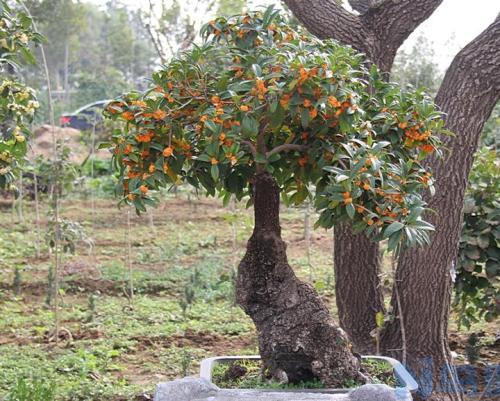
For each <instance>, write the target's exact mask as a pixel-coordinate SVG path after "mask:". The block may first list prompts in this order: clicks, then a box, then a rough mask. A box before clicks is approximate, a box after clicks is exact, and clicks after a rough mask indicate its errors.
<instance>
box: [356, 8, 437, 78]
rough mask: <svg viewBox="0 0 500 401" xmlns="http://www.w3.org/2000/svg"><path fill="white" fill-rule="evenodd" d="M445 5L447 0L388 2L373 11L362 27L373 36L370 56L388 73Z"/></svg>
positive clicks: (368, 12)
mask: <svg viewBox="0 0 500 401" xmlns="http://www.w3.org/2000/svg"><path fill="white" fill-rule="evenodd" d="M442 2H443V0H386V1H384V2H383V3H381V4H380V5H377V6H376V7H373V8H370V9H369V10H368V11H367V13H366V14H363V15H361V16H360V17H359V18H360V21H361V24H362V25H364V26H366V28H367V29H368V30H369V32H370V33H371V35H372V36H373V43H372V46H373V50H372V51H370V52H369V51H366V53H367V54H370V55H372V56H373V57H374V58H373V59H372V60H373V61H374V62H375V63H376V64H377V65H379V67H380V68H381V69H382V70H383V71H384V72H389V70H390V68H391V66H392V63H393V61H394V57H395V56H396V52H397V51H398V49H399V48H400V47H401V45H402V44H403V42H404V41H405V40H406V39H407V38H408V37H409V36H410V35H411V33H412V32H413V31H414V30H415V29H416V28H417V27H418V26H419V25H420V24H421V23H422V22H423V21H425V20H426V19H427V18H429V17H430V16H431V14H432V13H433V12H434V11H435V10H436V8H438V7H439V5H440V4H441V3H442ZM384 55H386V57H384ZM389 55H390V56H391V57H389Z"/></svg>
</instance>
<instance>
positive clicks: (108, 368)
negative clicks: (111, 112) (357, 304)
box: [0, 193, 498, 401]
mask: <svg viewBox="0 0 500 401" xmlns="http://www.w3.org/2000/svg"><path fill="white" fill-rule="evenodd" d="M191 198H192V196H191ZM2 205H3V207H0V241H1V242H0V243H1V246H0V316H1V318H0V398H1V397H2V395H5V394H6V393H7V392H8V391H9V389H12V388H13V386H15V383H16V381H17V380H18V379H19V378H21V377H28V378H30V380H34V379H37V378H40V379H43V380H45V381H46V382H49V383H50V382H53V383H56V385H57V395H58V399H60V400H72V401H76V400H114V401H117V400H148V399H150V397H151V393H152V390H153V388H154V386H155V384H156V383H157V382H159V381H162V380H167V379H172V378H175V377H181V376H185V375H187V374H196V373H197V368H198V364H199V361H200V360H201V359H203V358H205V357H208V356H214V355H228V354H229V355H231V354H233V355H234V354H255V353H257V342H256V336H255V331H254V328H253V325H252V323H251V321H250V320H249V319H248V318H247V317H246V316H245V315H244V313H243V312H242V311H241V310H240V309H239V308H238V307H237V306H235V304H234V293H233V279H234V268H235V267H236V266H237V263H238V261H239V259H240V258H241V257H242V256H243V253H244V250H245V242H246V239H247V238H248V237H249V235H250V233H251V230H252V216H251V213H250V212H249V211H247V210H245V209H244V208H243V207H242V206H238V207H236V208H223V207H222V205H221V202H219V201H217V200H206V199H203V200H196V201H188V199H187V195H186V194H185V193H181V194H180V195H179V196H178V197H174V196H173V195H169V196H168V197H166V198H165V199H164V200H163V201H162V203H161V205H160V207H159V208H158V209H155V210H153V211H151V213H150V214H149V215H144V216H141V217H138V216H135V214H133V215H132V220H131V235H130V239H131V241H130V245H131V248H132V260H131V265H132V279H133V286H134V297H133V299H132V300H131V299H130V294H129V291H128V290H127V289H128V286H129V279H130V272H129V265H128V260H127V240H126V238H127V218H126V210H124V209H122V210H118V209H117V208H116V202H115V200H112V199H99V200H97V201H96V202H95V205H94V206H95V207H94V209H93V208H92V203H91V202H90V200H82V199H71V200H64V201H63V205H62V215H63V216H64V217H65V218H68V219H71V220H74V221H79V222H81V223H82V225H83V226H84V228H85V231H86V232H87V233H88V235H89V236H90V237H91V238H92V240H93V243H94V245H93V247H92V248H89V247H88V245H85V244H80V245H79V246H78V247H77V252H76V254H75V255H72V256H71V255H68V256H65V257H64V261H63V268H62V277H63V279H62V280H63V281H62V289H63V290H62V305H61V306H62V319H61V320H62V324H61V325H62V326H63V327H64V329H65V330H62V338H61V341H60V342H59V344H57V345H56V344H55V343H54V342H53V341H49V338H50V332H51V330H52V327H53V314H52V310H51V309H50V308H49V307H48V306H47V304H46V297H47V275H48V270H49V266H50V265H51V263H52V259H51V257H50V255H49V252H48V249H47V247H46V245H45V242H44V235H45V233H46V231H47V221H46V220H47V217H46V216H47V210H46V208H45V207H44V208H43V210H42V212H41V216H42V220H43V221H42V223H41V227H40V235H39V236H40V243H41V254H40V257H38V258H37V257H36V246H35V244H36V238H37V233H36V230H35V228H34V224H33V221H34V210H33V204H32V203H27V204H25V207H24V221H21V220H19V218H18V216H17V215H16V214H13V213H12V211H11V209H10V206H9V205H8V203H5V204H0V206H2ZM282 217H283V219H282V225H283V229H284V232H283V234H284V238H285V240H286V241H287V242H288V244H289V245H288V255H289V259H290V262H291V265H292V266H293V267H294V268H295V270H296V273H297V274H298V275H299V276H300V277H301V278H303V279H304V280H309V281H312V282H313V283H314V285H315V287H316V288H317V289H318V291H319V292H320V294H321V295H322V297H323V298H324V300H325V302H326V303H327V304H328V305H329V306H330V309H331V310H332V313H333V314H335V304H334V293H333V276H332V241H331V232H325V231H323V230H317V231H313V232H312V236H311V252H310V255H311V256H310V263H308V258H307V257H306V252H305V249H306V243H305V240H304V223H303V221H304V211H303V210H298V209H284V210H283V213H282ZM312 220H313V221H314V218H313V219H312ZM16 268H18V269H19V271H20V274H19V275H18V279H19V278H20V284H18V285H13V283H14V281H15V274H14V271H15V269H16ZM16 289H18V290H19V291H18V293H17V294H16ZM492 334H494V331H493V330H492V329H491V327H490V328H489V329H488V328H486V334H485V340H484V341H486V342H488V341H490V342H491V338H492V337H491V336H492ZM454 335H455V336H456V339H457V344H458V345H457V348H459V347H460V344H462V343H463V341H462V337H463V335H458V334H454ZM461 336H462V337H461ZM488 352H490V354H491V352H494V351H491V350H489V351H488ZM490 354H489V357H490V359H491V358H497V357H498V353H497V354H493V356H491V355H490Z"/></svg>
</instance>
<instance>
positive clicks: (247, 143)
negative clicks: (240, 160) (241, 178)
mask: <svg viewBox="0 0 500 401" xmlns="http://www.w3.org/2000/svg"><path fill="white" fill-rule="evenodd" d="M241 144H242V145H245V146H247V147H248V149H250V153H252V156H253V157H254V159H255V158H256V157H257V149H256V148H255V146H254V144H253V143H252V142H250V141H241Z"/></svg>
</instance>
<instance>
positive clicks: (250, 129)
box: [241, 115, 259, 136]
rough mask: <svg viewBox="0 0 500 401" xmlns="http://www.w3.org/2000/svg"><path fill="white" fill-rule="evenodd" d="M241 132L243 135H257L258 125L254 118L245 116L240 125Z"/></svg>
mask: <svg viewBox="0 0 500 401" xmlns="http://www.w3.org/2000/svg"><path fill="white" fill-rule="evenodd" d="M241 131H242V132H243V134H244V135H249V136H254V135H257V134H258V133H259V123H258V122H257V120H256V119H255V118H253V117H250V116H248V115H245V116H244V117H243V121H242V123H241Z"/></svg>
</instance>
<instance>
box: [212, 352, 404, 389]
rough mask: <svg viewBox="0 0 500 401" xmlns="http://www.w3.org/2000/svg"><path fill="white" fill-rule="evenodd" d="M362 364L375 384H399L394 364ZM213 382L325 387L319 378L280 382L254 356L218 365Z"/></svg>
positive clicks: (223, 385)
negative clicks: (269, 376)
mask: <svg viewBox="0 0 500 401" xmlns="http://www.w3.org/2000/svg"><path fill="white" fill-rule="evenodd" d="M361 367H362V372H363V373H364V374H365V375H367V376H368V377H370V378H371V379H372V383H377V384H387V385H388V386H391V387H396V377H395V376H394V368H393V367H392V366H391V364H390V363H388V362H386V361H381V360H376V359H363V360H362V362H361ZM212 382H213V383H214V384H215V385H217V386H218V387H220V388H232V389H248V388H253V389H270V390H293V389H296V390H297V389H323V388H325V386H324V385H323V383H321V382H320V381H319V380H311V381H307V382H300V383H294V384H284V383H280V382H279V381H277V380H275V379H271V378H268V375H267V374H266V372H265V371H263V370H262V364H261V361H260V360H251V359H241V360H237V361H233V362H227V363H220V364H217V365H215V367H214V370H213V372H212ZM362 384H364V383H357V382H355V381H353V380H346V381H345V382H344V385H343V386H342V388H354V387H358V386H361V385H362Z"/></svg>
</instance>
